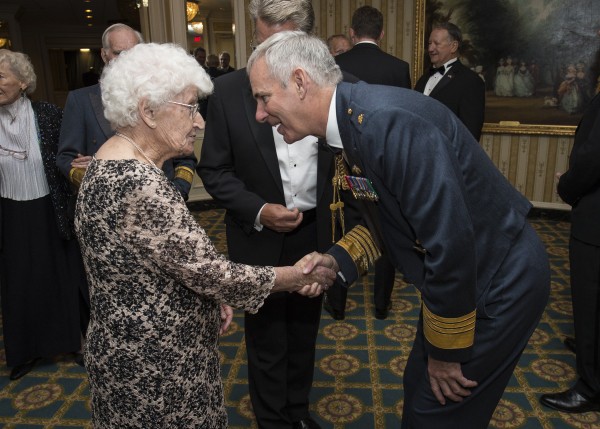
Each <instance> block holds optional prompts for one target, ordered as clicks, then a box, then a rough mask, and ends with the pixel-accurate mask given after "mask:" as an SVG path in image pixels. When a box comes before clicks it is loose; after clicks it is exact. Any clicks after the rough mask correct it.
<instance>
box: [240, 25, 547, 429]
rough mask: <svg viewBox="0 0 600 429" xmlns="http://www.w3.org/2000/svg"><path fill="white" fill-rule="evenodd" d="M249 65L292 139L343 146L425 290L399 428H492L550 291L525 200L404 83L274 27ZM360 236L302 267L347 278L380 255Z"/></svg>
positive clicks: (256, 89)
mask: <svg viewBox="0 0 600 429" xmlns="http://www.w3.org/2000/svg"><path fill="white" fill-rule="evenodd" d="M247 70H248V74H249V76H250V82H251V85H252V91H253V94H254V97H255V99H256V100H257V110H256V119H257V120H258V121H259V122H268V123H269V124H270V125H272V126H276V127H277V131H278V132H279V133H280V134H281V135H282V136H283V138H284V140H285V141H286V142H287V143H293V142H295V141H297V140H299V139H301V138H302V137H304V136H305V135H307V134H312V135H316V136H320V137H326V139H327V143H328V144H329V145H330V146H333V147H337V148H341V149H343V150H344V153H345V157H346V159H347V161H348V164H349V166H350V171H351V173H350V174H351V176H350V175H348V176H347V178H346V179H347V182H348V183H349V184H350V187H351V189H352V191H353V193H354V194H355V195H356V197H357V198H359V199H365V200H369V201H371V202H372V203H375V204H376V211H374V212H373V214H374V215H375V216H371V215H368V214H367V215H366V216H367V223H368V224H369V225H370V228H373V229H372V231H371V232H372V233H373V236H374V238H379V239H381V237H382V240H383V243H384V245H385V249H386V250H387V251H388V252H389V254H388V256H389V258H390V260H391V261H392V262H393V263H394V265H395V266H396V268H397V269H399V270H400V271H402V272H403V273H404V275H405V276H406V278H407V279H408V280H409V281H410V282H411V283H413V284H414V285H415V286H416V287H417V288H418V289H419V290H420V292H421V297H422V300H423V305H422V312H421V318H420V321H419V325H418V329H417V334H416V337H415V341H414V344H413V349H412V351H411V354H410V356H409V359H408V363H407V366H406V370H405V373H404V410H403V424H402V427H403V428H450V427H452V428H455V427H469V428H487V426H488V422H489V420H490V419H491V416H492V414H493V412H494V409H495V407H496V405H497V403H498V401H499V400H500V398H501V396H502V393H503V391H504V388H505V387H506V385H507V383H508V381H509V379H510V376H511V374H512V372H513V369H514V367H515V366H516V364H517V361H518V359H519V357H520V356H521V353H522V352H523V349H524V348H525V346H526V345H527V341H528V339H529V337H530V336H531V334H532V333H533V331H534V329H535V328H536V326H537V323H538V321H539V318H540V317H541V314H542V312H543V309H544V307H545V304H546V301H547V298H548V293H549V284H550V271H549V267H548V260H547V255H546V252H545V249H544V246H543V245H542V243H541V241H540V240H539V238H538V237H537V235H536V234H535V232H534V231H533V229H532V228H531V226H530V225H529V224H528V222H527V219H526V216H527V213H528V212H529V210H530V207H531V205H530V203H529V202H528V201H527V199H525V198H524V197H523V196H522V195H521V194H519V193H518V192H517V191H516V190H515V189H514V188H513V187H512V186H511V185H510V184H509V183H508V181H507V180H506V179H505V178H504V177H503V176H502V174H501V173H500V172H499V171H498V170H497V169H496V167H495V166H494V165H493V164H492V162H491V161H490V159H489V158H488V157H487V155H486V154H485V152H484V151H483V150H482V149H481V148H480V147H479V145H478V143H477V141H476V140H475V139H474V138H473V136H472V135H471V133H470V132H469V130H468V129H467V128H466V127H465V126H464V125H463V124H462V122H461V121H460V120H459V119H458V118H457V117H456V116H455V115H453V114H452V113H451V112H450V111H449V110H448V109H447V108H446V107H444V106H443V105H441V104H440V103H438V102H436V101H433V100H431V99H430V98H428V97H425V96H423V95H422V94H419V93H417V92H415V91H410V90H406V89H402V88H392V87H388V86H378V85H369V84H365V83H363V82H359V83H355V84H349V83H344V82H341V83H340V80H341V76H340V71H339V69H338V68H337V67H336V65H335V61H334V60H333V58H332V57H331V56H330V55H329V53H328V51H327V47H326V46H325V44H324V43H323V42H322V41H320V40H319V39H317V38H315V37H312V36H308V35H305V34H301V33H297V32H284V33H279V34H277V35H274V36H272V37H270V38H269V39H267V40H266V41H265V42H263V44H261V45H260V46H259V47H258V49H257V50H256V51H255V52H254V53H253V54H252V56H251V58H250V60H249V62H248V66H247ZM369 218H370V219H369ZM377 224H379V225H380V226H381V231H377V228H376V225H377ZM381 232H383V234H382V233H381ZM361 238H362V237H361V236H360V234H354V232H351V233H349V234H347V235H346V236H345V237H344V238H343V239H342V240H340V241H339V242H338V243H337V244H336V245H334V246H333V247H332V248H331V249H330V250H329V252H328V254H327V255H325V256H317V255H314V256H313V257H312V259H311V258H306V260H305V261H304V262H305V263H306V264H307V267H309V268H308V269H310V266H312V265H314V264H317V263H318V264H324V265H328V266H330V267H332V268H334V269H336V270H339V271H340V275H341V276H342V277H343V278H344V279H345V280H346V281H347V282H348V283H349V284H351V283H352V282H353V281H354V280H355V279H356V278H357V276H358V275H359V274H360V272H364V270H365V264H366V260H367V256H368V255H369V253H372V252H373V249H370V248H369V246H368V244H364V245H363V243H364V241H362V240H361Z"/></svg>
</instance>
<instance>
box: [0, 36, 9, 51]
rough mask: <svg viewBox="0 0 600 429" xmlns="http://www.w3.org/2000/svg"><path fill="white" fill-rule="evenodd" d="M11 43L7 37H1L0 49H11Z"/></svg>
mask: <svg viewBox="0 0 600 429" xmlns="http://www.w3.org/2000/svg"><path fill="white" fill-rule="evenodd" d="M9 46H10V41H9V40H8V39H7V38H6V37H0V48H4V47H7V48H8V47H9Z"/></svg>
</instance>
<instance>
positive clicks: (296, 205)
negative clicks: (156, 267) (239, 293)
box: [197, 0, 359, 429]
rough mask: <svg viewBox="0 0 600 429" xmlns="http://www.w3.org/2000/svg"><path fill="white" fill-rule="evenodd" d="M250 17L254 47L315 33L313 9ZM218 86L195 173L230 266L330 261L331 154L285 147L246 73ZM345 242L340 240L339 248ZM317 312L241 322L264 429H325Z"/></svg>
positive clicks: (269, 307)
mask: <svg viewBox="0 0 600 429" xmlns="http://www.w3.org/2000/svg"><path fill="white" fill-rule="evenodd" d="M248 10H249V12H250V16H251V18H252V21H253V23H254V27H255V29H254V40H255V41H256V42H258V43H261V42H262V41H264V40H266V39H267V38H268V37H269V36H270V35H271V34H274V33H277V32H280V31H283V30H301V31H304V32H308V33H310V32H312V30H313V27H314V21H315V18H314V11H313V8H312V4H311V2H310V0H294V1H286V0H252V1H251V2H250V4H249V8H248ZM214 85H215V89H214V93H213V95H211V97H210V100H209V103H208V113H207V119H206V129H205V133H204V143H203V147H202V154H201V157H200V163H199V164H198V167H197V172H198V175H199V176H200V177H201V179H202V181H203V183H204V186H205V188H206V190H207V191H208V193H209V194H210V195H211V196H212V197H213V198H214V199H215V201H217V202H218V203H219V204H220V205H221V206H222V207H224V208H225V209H226V211H227V212H226V215H225V224H226V232H227V246H228V252H229V258H230V259H231V260H232V261H236V262H243V263H246V264H255V265H271V266H281V265H293V264H294V263H295V262H296V261H298V260H299V259H300V258H302V257H303V256H304V255H306V254H308V253H310V252H313V251H315V250H318V251H321V252H323V251H326V250H327V249H328V248H329V247H330V246H331V244H332V242H333V240H334V235H333V234H332V226H331V224H332V215H331V211H330V208H329V205H330V204H331V203H332V199H333V190H332V177H333V173H334V170H335V168H334V156H335V155H334V153H333V152H332V151H331V150H330V149H328V148H327V147H326V146H325V145H324V144H317V141H318V139H317V138H316V137H312V136H308V137H306V138H305V139H303V140H302V141H301V142H298V143H297V144H296V145H294V147H292V146H288V145H287V144H286V143H285V141H284V140H283V137H282V135H284V134H285V133H286V130H285V129H284V128H283V127H278V128H276V127H273V126H271V125H269V124H268V123H266V122H265V123H258V122H257V121H256V118H255V113H256V100H255V99H254V97H253V95H252V90H251V87H250V82H249V80H248V76H247V74H246V70H245V69H241V70H237V71H234V72H232V73H227V74H225V75H223V76H221V77H219V79H216V80H215V81H214ZM296 149H297V150H296ZM350 217H351V216H349V215H347V216H345V219H346V220H345V224H346V230H348V229H350V225H351V219H350ZM358 218H359V216H358V213H356V216H355V218H354V221H355V222H357V221H358V220H359V219H358ZM338 229H339V228H338ZM340 235H341V231H336V234H335V240H337V239H339V238H340ZM321 308H322V297H319V298H306V297H303V296H301V295H299V294H296V293H287V292H286V293H280V294H271V295H270V296H269V297H268V298H267V299H266V300H265V304H264V305H263V307H262V308H261V309H260V310H259V311H258V313H256V314H249V313H246V314H245V319H244V325H245V335H246V351H247V354H248V385H249V386H248V387H249V392H250V399H251V402H252V408H253V410H254V414H255V416H256V421H257V423H258V427H259V428H261V429H285V428H294V429H296V428H298V429H305V428H309V429H313V428H319V425H318V424H317V423H316V422H315V421H314V420H313V419H312V418H311V417H310V414H309V393H310V389H311V386H312V379H313V372H314V365H315V344H316V337H317V333H318V329H319V322H320V317H321Z"/></svg>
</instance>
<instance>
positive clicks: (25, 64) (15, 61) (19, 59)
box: [0, 49, 37, 94]
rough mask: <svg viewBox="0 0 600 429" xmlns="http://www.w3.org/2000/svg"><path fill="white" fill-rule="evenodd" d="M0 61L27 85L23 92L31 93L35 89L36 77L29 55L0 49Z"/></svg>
mask: <svg viewBox="0 0 600 429" xmlns="http://www.w3.org/2000/svg"><path fill="white" fill-rule="evenodd" d="M0 63H6V64H8V67H9V68H10V71H11V72H12V73H13V74H14V75H15V76H16V77H17V79H19V80H20V81H21V82H23V83H24V84H25V85H27V88H25V93H27V94H31V93H32V92H33V91H35V85H36V81H37V77H36V75H35V71H34V70H33V65H32V64H31V60H30V59H29V57H28V56H27V55H25V54H23V53H21V52H13V51H9V50H8V49H0Z"/></svg>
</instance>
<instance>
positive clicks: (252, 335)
mask: <svg viewBox="0 0 600 429" xmlns="http://www.w3.org/2000/svg"><path fill="white" fill-rule="evenodd" d="M316 249H317V228H316V222H314V220H313V221H311V222H308V223H306V224H304V223H303V224H302V225H301V226H300V227H299V228H298V229H296V230H295V231H293V232H292V233H288V234H286V237H285V243H284V250H283V254H282V255H281V258H280V261H279V262H280V263H279V265H280V266H285V265H293V264H294V263H295V262H296V261H298V260H299V259H300V258H302V257H303V256H304V255H306V254H307V253H310V252H312V251H314V250H316ZM321 303H322V296H321V297H318V298H306V297H304V296H301V295H299V294H297V293H288V292H279V293H275V294H272V295H270V296H269V297H268V298H267V299H266V300H265V303H264V305H263V306H262V307H261V308H260V310H259V311H258V313H256V314H249V313H246V315H245V332H246V352H247V354H248V385H249V390H250V399H251V401H252V407H253V409H254V414H255V416H256V420H257V423H258V427H259V428H261V429H283V428H291V427H292V423H293V422H296V421H299V420H301V419H304V418H307V417H308V416H309V412H308V406H309V400H308V397H309V394H310V388H311V386H312V379H313V372H314V366H315V344H316V339H317V333H318V330H319V322H320V318H321Z"/></svg>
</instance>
